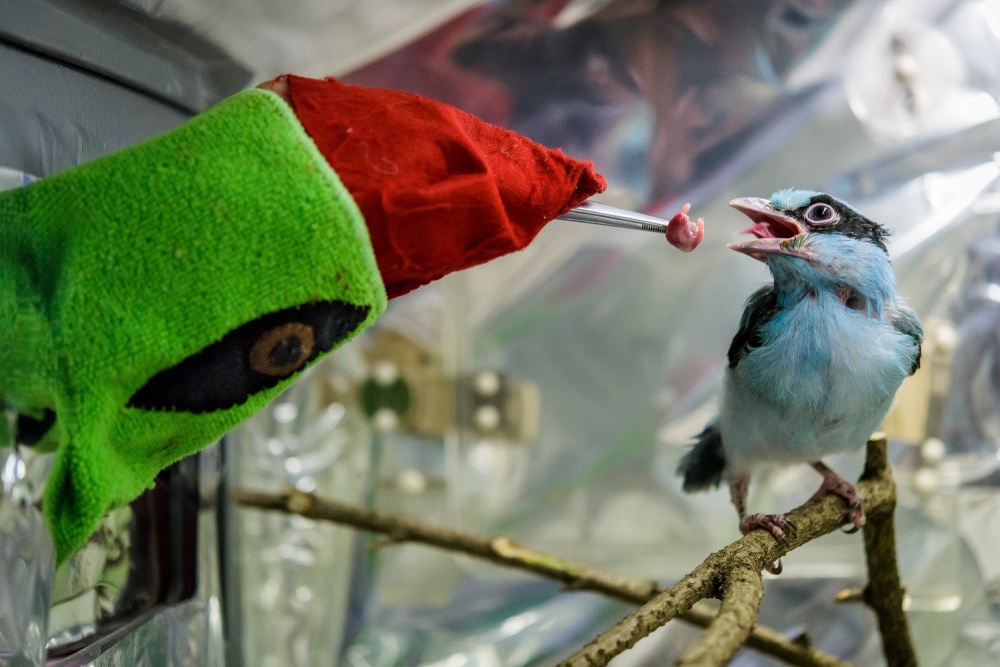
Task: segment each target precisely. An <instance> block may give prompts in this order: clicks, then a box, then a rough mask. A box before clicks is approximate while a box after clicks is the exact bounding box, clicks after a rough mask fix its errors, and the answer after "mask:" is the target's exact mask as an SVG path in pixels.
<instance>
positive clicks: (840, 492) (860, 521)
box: [809, 461, 865, 533]
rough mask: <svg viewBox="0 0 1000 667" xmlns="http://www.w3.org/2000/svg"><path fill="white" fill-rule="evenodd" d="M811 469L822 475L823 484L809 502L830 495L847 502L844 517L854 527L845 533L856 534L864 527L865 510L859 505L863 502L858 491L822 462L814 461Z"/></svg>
mask: <svg viewBox="0 0 1000 667" xmlns="http://www.w3.org/2000/svg"><path fill="white" fill-rule="evenodd" d="M812 467H813V468H815V469H816V472H818V473H819V474H821V475H823V483H822V484H820V486H819V489H817V490H816V493H814V494H813V496H812V498H810V499H809V500H816V499H817V498H822V497H823V496H825V495H827V494H830V493H832V494H833V495H835V496H840V497H841V498H843V499H844V500H845V501H846V502H847V512H845V516H846V518H847V520H848V521H850V522H851V523H853V524H854V527H853V528H852V529H851V530H849V531H847V532H848V533H856V532H858V531H859V530H861V528H862V527H863V526H864V525H865V509H864V507H862V505H861V501H862V500H863V499H862V497H861V494H860V493H859V492H858V489H857V488H856V487H855V486H854V485H853V484H851V483H850V482H848V481H847V480H846V479H844V478H843V477H842V476H841V475H840V473H838V472H836V471H835V470H833V469H832V468H830V467H829V466H827V465H826V464H825V463H823V462H822V461H816V462H814V463H813V464H812Z"/></svg>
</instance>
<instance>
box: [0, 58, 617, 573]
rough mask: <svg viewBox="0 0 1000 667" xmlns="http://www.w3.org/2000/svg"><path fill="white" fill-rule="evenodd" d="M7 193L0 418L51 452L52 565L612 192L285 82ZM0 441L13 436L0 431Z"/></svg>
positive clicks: (412, 98)
mask: <svg viewBox="0 0 1000 667" xmlns="http://www.w3.org/2000/svg"><path fill="white" fill-rule="evenodd" d="M288 84H289V93H288V96H287V97H286V98H285V99H282V97H281V96H279V95H278V94H275V93H274V92H268V91H264V90H249V91H246V92H243V93H240V94H239V95H236V96H234V97H232V98H229V99H227V100H225V101H223V102H221V103H220V104H218V105H216V106H215V107H213V108H212V109H210V110H208V111H206V112H205V113H203V114H201V115H199V116H197V117H195V118H194V119H192V120H191V121H189V122H188V123H187V124H185V125H184V126H182V127H180V128H179V129H177V130H175V131H173V132H171V133H168V134H166V135H163V136H160V137H156V138H154V139H151V140H149V141H147V142H145V143H142V144H139V145H137V146H134V147H132V148H129V149H126V150H123V151H121V152H118V153H115V154H113V155H110V156H108V157H105V158H102V159H99V160H96V161H94V162H91V163H88V164H85V165H81V166H79V167H76V168H73V169H70V170H67V171H65V172H62V173H59V174H56V175H54V176H51V177H49V178H45V179H42V180H41V181H38V182H37V183H34V184H32V185H30V186H27V187H25V188H21V189H19V190H15V191H11V192H7V193H4V194H2V195H0V322H5V323H6V324H5V327H6V330H5V331H4V333H3V337H2V339H0V402H2V403H3V404H4V406H5V407H6V409H7V410H10V411H13V412H15V413H17V414H18V415H19V416H18V419H17V430H18V440H19V441H21V442H22V443H24V444H30V445H35V446H37V447H39V448H47V449H54V450H55V461H54V465H53V468H52V471H51V473H50V476H49V479H48V481H47V483H46V489H45V496H44V511H45V515H46V517H47V520H48V523H49V526H50V529H51V531H52V534H53V537H54V540H55V544H56V550H57V557H58V560H59V562H62V561H64V560H65V559H66V558H67V557H68V556H70V555H71V554H72V553H73V552H74V551H75V550H76V549H78V548H79V547H80V546H81V545H82V544H83V543H84V542H85V541H86V540H87V538H88V537H89V536H90V535H91V533H92V532H93V531H94V529H95V527H96V526H97V523H98V521H99V520H100V518H101V517H102V516H103V515H104V514H105V513H106V512H108V511H109V510H111V509H113V508H115V507H117V506H120V505H122V504H125V503H128V502H129V501H131V500H132V499H134V498H135V497H136V496H138V495H139V494H140V493H141V492H142V491H143V490H144V489H146V488H147V487H149V486H150V485H151V484H152V482H153V479H154V477H155V475H156V474H157V472H159V471H160V470H161V469H163V468H164V467H166V466H168V465H170V464H171V463H173V462H174V461H176V460H178V459H180V458H182V457H184V456H186V455H188V454H191V453H192V452H195V451H197V450H198V449H200V448H202V447H204V446H205V445H207V444H209V443H210V442H212V441H214V440H215V439H217V438H218V437H220V436H221V435H222V434H223V433H225V432H226V431H227V430H228V429H230V428H232V427H233V426H235V425H236V424H238V423H239V422H241V421H243V420H244V419H247V418H248V417H250V416H252V415H253V414H254V413H256V412H257V411H258V410H260V409H261V408H262V407H264V406H265V405H266V404H267V403H268V402H269V401H270V400H271V399H273V398H274V397H276V396H277V395H278V394H279V393H280V392H281V391H282V390H284V389H285V388H286V387H287V386H288V385H289V383H290V382H292V381H293V380H294V378H295V377H296V375H297V374H299V373H300V372H301V371H302V370H303V369H305V368H306V367H308V366H309V365H310V364H312V363H314V362H315V361H316V360H317V359H318V358H320V357H321V356H322V355H324V354H326V353H327V352H329V351H331V350H332V349H334V348H335V347H337V346H338V345H340V344H342V343H343V342H344V341H346V340H348V339H350V338H351V337H352V336H354V335H355V334H356V333H357V332H358V331H360V330H361V329H363V328H365V327H366V326H368V325H369V324H371V323H372V322H373V321H374V319H375V318H376V317H377V316H378V315H379V314H380V313H381V312H382V311H383V310H384V308H385V306H386V298H387V292H388V296H389V297H390V298H391V297H393V296H396V295H399V294H403V293H405V292H406V291H408V290H410V289H413V288H415V287H417V286H419V285H422V284H424V283H426V282H429V281H431V280H434V279H436V278H439V277H441V276H443V275H445V274H447V273H449V272H451V271H455V270H458V269H462V268H466V267H468V266H472V265H474V264H478V263H481V262H484V261H487V260H489V259H492V258H494V257H498V256H500V255H503V254H505V253H508V252H511V251H513V250H518V249H520V248H523V247H524V246H525V245H527V244H528V243H529V242H530V241H531V240H532V239H533V238H534V236H535V234H537V232H538V231H539V230H540V229H541V227H542V226H543V225H544V224H545V223H546V222H548V221H549V220H551V219H553V218H555V217H557V216H559V215H561V214H562V213H564V212H565V211H566V210H568V209H569V208H570V207H572V206H575V205H577V204H578V203H580V202H581V201H583V200H584V199H586V198H587V197H589V196H590V195H592V194H594V193H595V192H598V191H600V190H602V189H603V188H604V180H603V179H602V178H601V177H600V176H599V175H597V174H596V173H595V172H594V171H593V169H592V167H591V166H590V165H589V164H588V163H581V162H578V161H576V160H572V159H570V158H567V157H566V156H564V155H562V153H560V152H558V151H550V150H548V149H546V148H544V147H542V146H538V145H537V144H534V143H532V142H530V141H528V140H527V139H525V138H524V137H521V136H519V135H517V134H514V133H512V132H509V131H506V130H501V129H499V128H494V127H491V126H488V125H485V124H484V123H482V122H481V121H479V120H477V119H476V118H474V117H472V116H469V115H467V114H464V113H462V112H460V111H458V110H456V109H453V108H451V107H448V106H446V105H443V104H439V103H436V102H433V101H430V100H427V99H425V98H421V97H418V96H416V95H409V94H405V93H399V92H393V91H386V90H374V89H364V88H358V87H354V86H347V85H344V84H341V83H339V82H336V81H332V80H327V81H315V80H308V79H301V78H298V77H290V78H289V79H288ZM0 428H5V426H4V425H2V424H0Z"/></svg>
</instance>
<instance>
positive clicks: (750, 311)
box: [729, 285, 778, 368]
mask: <svg viewBox="0 0 1000 667" xmlns="http://www.w3.org/2000/svg"><path fill="white" fill-rule="evenodd" d="M777 312H778V293H777V291H775V289H774V285H766V286H764V287H761V288H760V289H759V290H757V291H756V292H754V293H753V294H751V295H750V298H749V299H747V305H746V307H745V308H744V310H743V316H742V317H741V318H740V328H739V330H738V331H737V332H736V335H735V336H733V342H732V343H730V345H729V367H730V368H736V365H737V364H738V363H740V359H742V358H743V357H745V356H746V354H747V353H748V352H749V351H750V350H751V349H753V348H755V347H760V345H761V342H762V341H761V338H760V329H761V327H762V326H764V325H765V324H767V323H768V322H770V321H771V318H773V317H774V315H775V313H777Z"/></svg>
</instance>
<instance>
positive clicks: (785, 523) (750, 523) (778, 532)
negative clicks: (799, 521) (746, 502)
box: [740, 514, 797, 546]
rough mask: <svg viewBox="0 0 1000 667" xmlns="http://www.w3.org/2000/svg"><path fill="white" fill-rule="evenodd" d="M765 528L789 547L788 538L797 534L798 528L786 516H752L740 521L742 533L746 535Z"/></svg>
mask: <svg viewBox="0 0 1000 667" xmlns="http://www.w3.org/2000/svg"><path fill="white" fill-rule="evenodd" d="M758 528H763V529H764V530H766V531H767V532H769V533H771V534H772V535H774V536H775V537H776V538H777V539H779V540H781V542H782V543H784V544H785V545H786V546H787V545H788V536H789V535H792V534H793V533H795V531H796V530H797V527H796V526H795V524H794V523H792V522H791V521H790V520H789V519H787V518H785V515H784V514H750V515H749V516H744V517H743V518H741V519H740V532H741V533H743V534H744V535H746V534H747V533H749V532H750V531H751V530H757V529H758Z"/></svg>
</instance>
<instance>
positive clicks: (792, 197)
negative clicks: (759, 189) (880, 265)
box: [768, 190, 891, 253]
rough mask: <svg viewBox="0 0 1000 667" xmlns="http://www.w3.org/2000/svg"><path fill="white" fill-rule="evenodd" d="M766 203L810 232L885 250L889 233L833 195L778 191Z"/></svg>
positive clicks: (803, 191)
mask: <svg viewBox="0 0 1000 667" xmlns="http://www.w3.org/2000/svg"><path fill="white" fill-rule="evenodd" d="M768 203H769V204H770V205H771V206H772V207H774V208H775V209H777V210H778V211H780V212H781V213H784V214H785V215H787V216H790V217H792V218H794V219H795V220H796V221H797V222H798V223H799V224H801V225H802V227H803V228H804V229H805V230H807V231H809V232H810V233H813V234H843V235H844V236H849V237H851V238H855V239H858V240H859V241H867V242H869V243H871V244H873V245H875V246H878V247H879V248H881V249H882V251H883V252H886V253H888V248H886V244H885V240H886V238H887V237H888V236H889V235H890V234H891V232H890V231H889V230H888V229H886V228H885V227H883V226H882V225H880V224H878V223H877V222H875V221H874V220H870V219H869V218H867V217H865V216H864V215H862V214H861V213H860V212H858V211H857V210H856V209H855V208H854V207H852V206H851V205H849V204H847V203H845V202H842V201H840V200H839V199H837V198H836V197H831V196H830V195H828V194H824V193H822V192H810V191H808V190H780V191H778V192H775V193H774V194H773V195H771V200H770V202H768Z"/></svg>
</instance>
